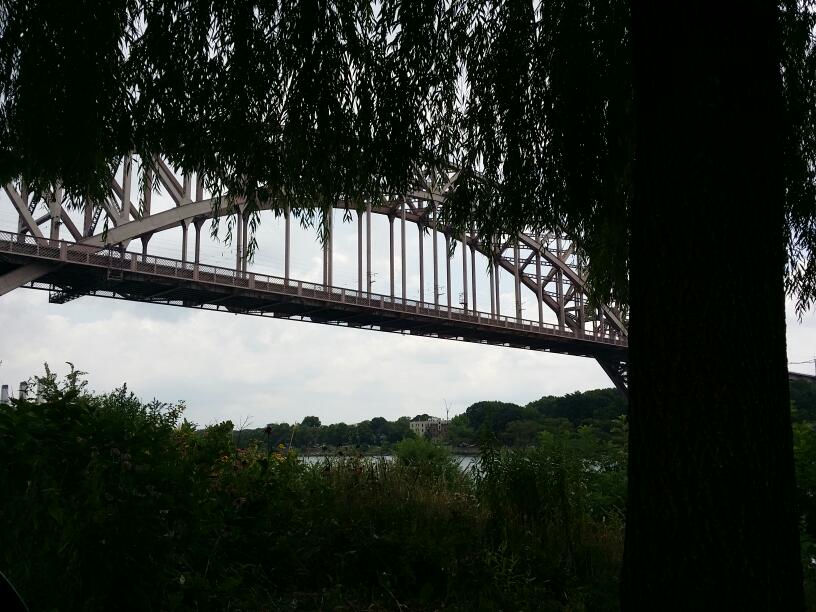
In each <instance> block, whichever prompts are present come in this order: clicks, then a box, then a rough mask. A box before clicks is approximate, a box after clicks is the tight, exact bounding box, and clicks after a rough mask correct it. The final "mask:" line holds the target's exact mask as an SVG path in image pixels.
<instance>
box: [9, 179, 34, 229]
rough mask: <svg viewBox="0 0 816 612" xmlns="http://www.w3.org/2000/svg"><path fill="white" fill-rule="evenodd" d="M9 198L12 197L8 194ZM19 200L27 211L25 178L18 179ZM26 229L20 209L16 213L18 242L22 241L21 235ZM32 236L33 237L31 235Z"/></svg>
mask: <svg viewBox="0 0 816 612" xmlns="http://www.w3.org/2000/svg"><path fill="white" fill-rule="evenodd" d="M9 197H12V196H11V194H9ZM20 200H21V204H22V206H23V207H25V208H26V209H28V185H27V184H26V181H25V178H23V179H20ZM27 229H28V225H27V224H26V221H25V217H23V213H22V209H20V210H19V211H18V212H17V235H18V241H20V242H22V241H23V234H25V232H26V230H27ZM32 235H34V234H33V233H32Z"/></svg>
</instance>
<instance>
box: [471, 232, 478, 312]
mask: <svg viewBox="0 0 816 612" xmlns="http://www.w3.org/2000/svg"><path fill="white" fill-rule="evenodd" d="M470 289H471V292H472V295H473V303H471V305H470V308H471V310H473V312H476V311H477V310H478V307H477V306H476V245H475V244H474V243H471V244H470Z"/></svg>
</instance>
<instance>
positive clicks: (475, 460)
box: [299, 455, 479, 472]
mask: <svg viewBox="0 0 816 612" xmlns="http://www.w3.org/2000/svg"><path fill="white" fill-rule="evenodd" d="M327 458H328V459H334V458H335V456H334V455H328V456H324V455H309V456H305V457H304V456H301V457H299V459H300V460H301V461H302V462H303V463H320V462H321V461H323V460H324V459H327ZM365 459H368V460H371V461H393V460H394V455H372V456H370V457H365ZM453 460H454V461H456V463H457V464H458V465H459V469H461V470H462V471H463V472H465V471H467V470H469V469H470V468H471V467H473V466H478V465H479V455H453Z"/></svg>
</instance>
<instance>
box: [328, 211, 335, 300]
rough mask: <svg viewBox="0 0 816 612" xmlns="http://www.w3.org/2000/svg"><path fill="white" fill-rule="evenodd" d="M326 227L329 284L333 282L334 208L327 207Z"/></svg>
mask: <svg viewBox="0 0 816 612" xmlns="http://www.w3.org/2000/svg"><path fill="white" fill-rule="evenodd" d="M326 227H327V228H328V232H329V235H328V236H327V237H326V242H328V244H329V261H328V265H329V285H333V284H334V209H329V212H328V218H327V219H326Z"/></svg>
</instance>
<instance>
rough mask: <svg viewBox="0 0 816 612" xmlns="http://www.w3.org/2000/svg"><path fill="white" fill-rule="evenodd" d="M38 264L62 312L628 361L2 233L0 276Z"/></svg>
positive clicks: (349, 293) (618, 349)
mask: <svg viewBox="0 0 816 612" xmlns="http://www.w3.org/2000/svg"><path fill="white" fill-rule="evenodd" d="M32 263H39V264H47V266H46V270H45V273H44V274H43V275H42V276H41V277H40V278H38V279H37V280H35V281H33V282H31V283H28V284H27V285H26V286H27V287H30V288H34V289H45V290H49V291H50V292H51V296H50V299H51V301H52V302H56V303H64V302H67V301H69V300H72V299H75V298H77V297H80V296H84V295H94V296H99V297H109V298H117V299H126V300H134V301H142V302H151V303H160V304H168V305H174V306H182V307H189V308H204V309H210V310H222V311H227V312H232V313H242V314H251V315H260V316H272V317H277V318H291V319H297V320H305V321H312V322H316V323H324V324H332V325H342V326H348V327H356V328H370V329H376V330H381V331H389V332H396V333H402V334H410V335H420V336H431V337H438V338H448V339H456V340H463V341H468V342H477V343H482V344H493V345H502V346H512V347H517V348H526V349H532V350H542V351H551V352H557V353H564V354H569V355H579V356H585V357H595V358H598V359H603V360H607V361H614V362H620V361H625V360H626V353H627V342H626V339H625V338H619V337H614V336H612V335H608V334H592V333H586V332H584V333H581V332H580V331H577V332H576V331H572V330H569V329H562V328H559V327H558V326H556V325H551V324H547V323H544V324H540V323H539V322H538V321H528V320H518V319H516V318H513V317H505V316H496V315H491V314H489V313H483V312H473V311H472V310H464V309H461V308H455V307H448V306H447V305H439V306H437V305H435V304H432V303H421V302H417V301H415V300H409V299H402V298H396V297H391V296H387V295H379V294H373V293H371V294H370V293H364V292H363V293H360V292H358V291H355V290H352V289H345V288H341V287H331V286H324V285H321V284H316V283H310V282H304V281H298V280H294V279H285V278H279V277H275V276H269V275H263V274H255V273H252V272H248V273H242V272H240V271H236V270H233V269H230V268H221V267H216V266H210V265H203V264H195V263H192V262H189V261H188V262H184V261H181V260H176V259H170V258H165V257H155V256H142V255H139V254H136V253H130V252H126V251H120V250H119V249H117V248H106V249H102V250H99V249H98V248H97V247H88V246H85V245H82V244H77V243H72V242H66V241H50V240H46V239H41V238H34V237H32V236H27V235H19V234H13V233H10V232H0V273H2V272H6V271H10V270H13V269H14V268H17V267H21V266H25V265H29V264H32Z"/></svg>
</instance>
